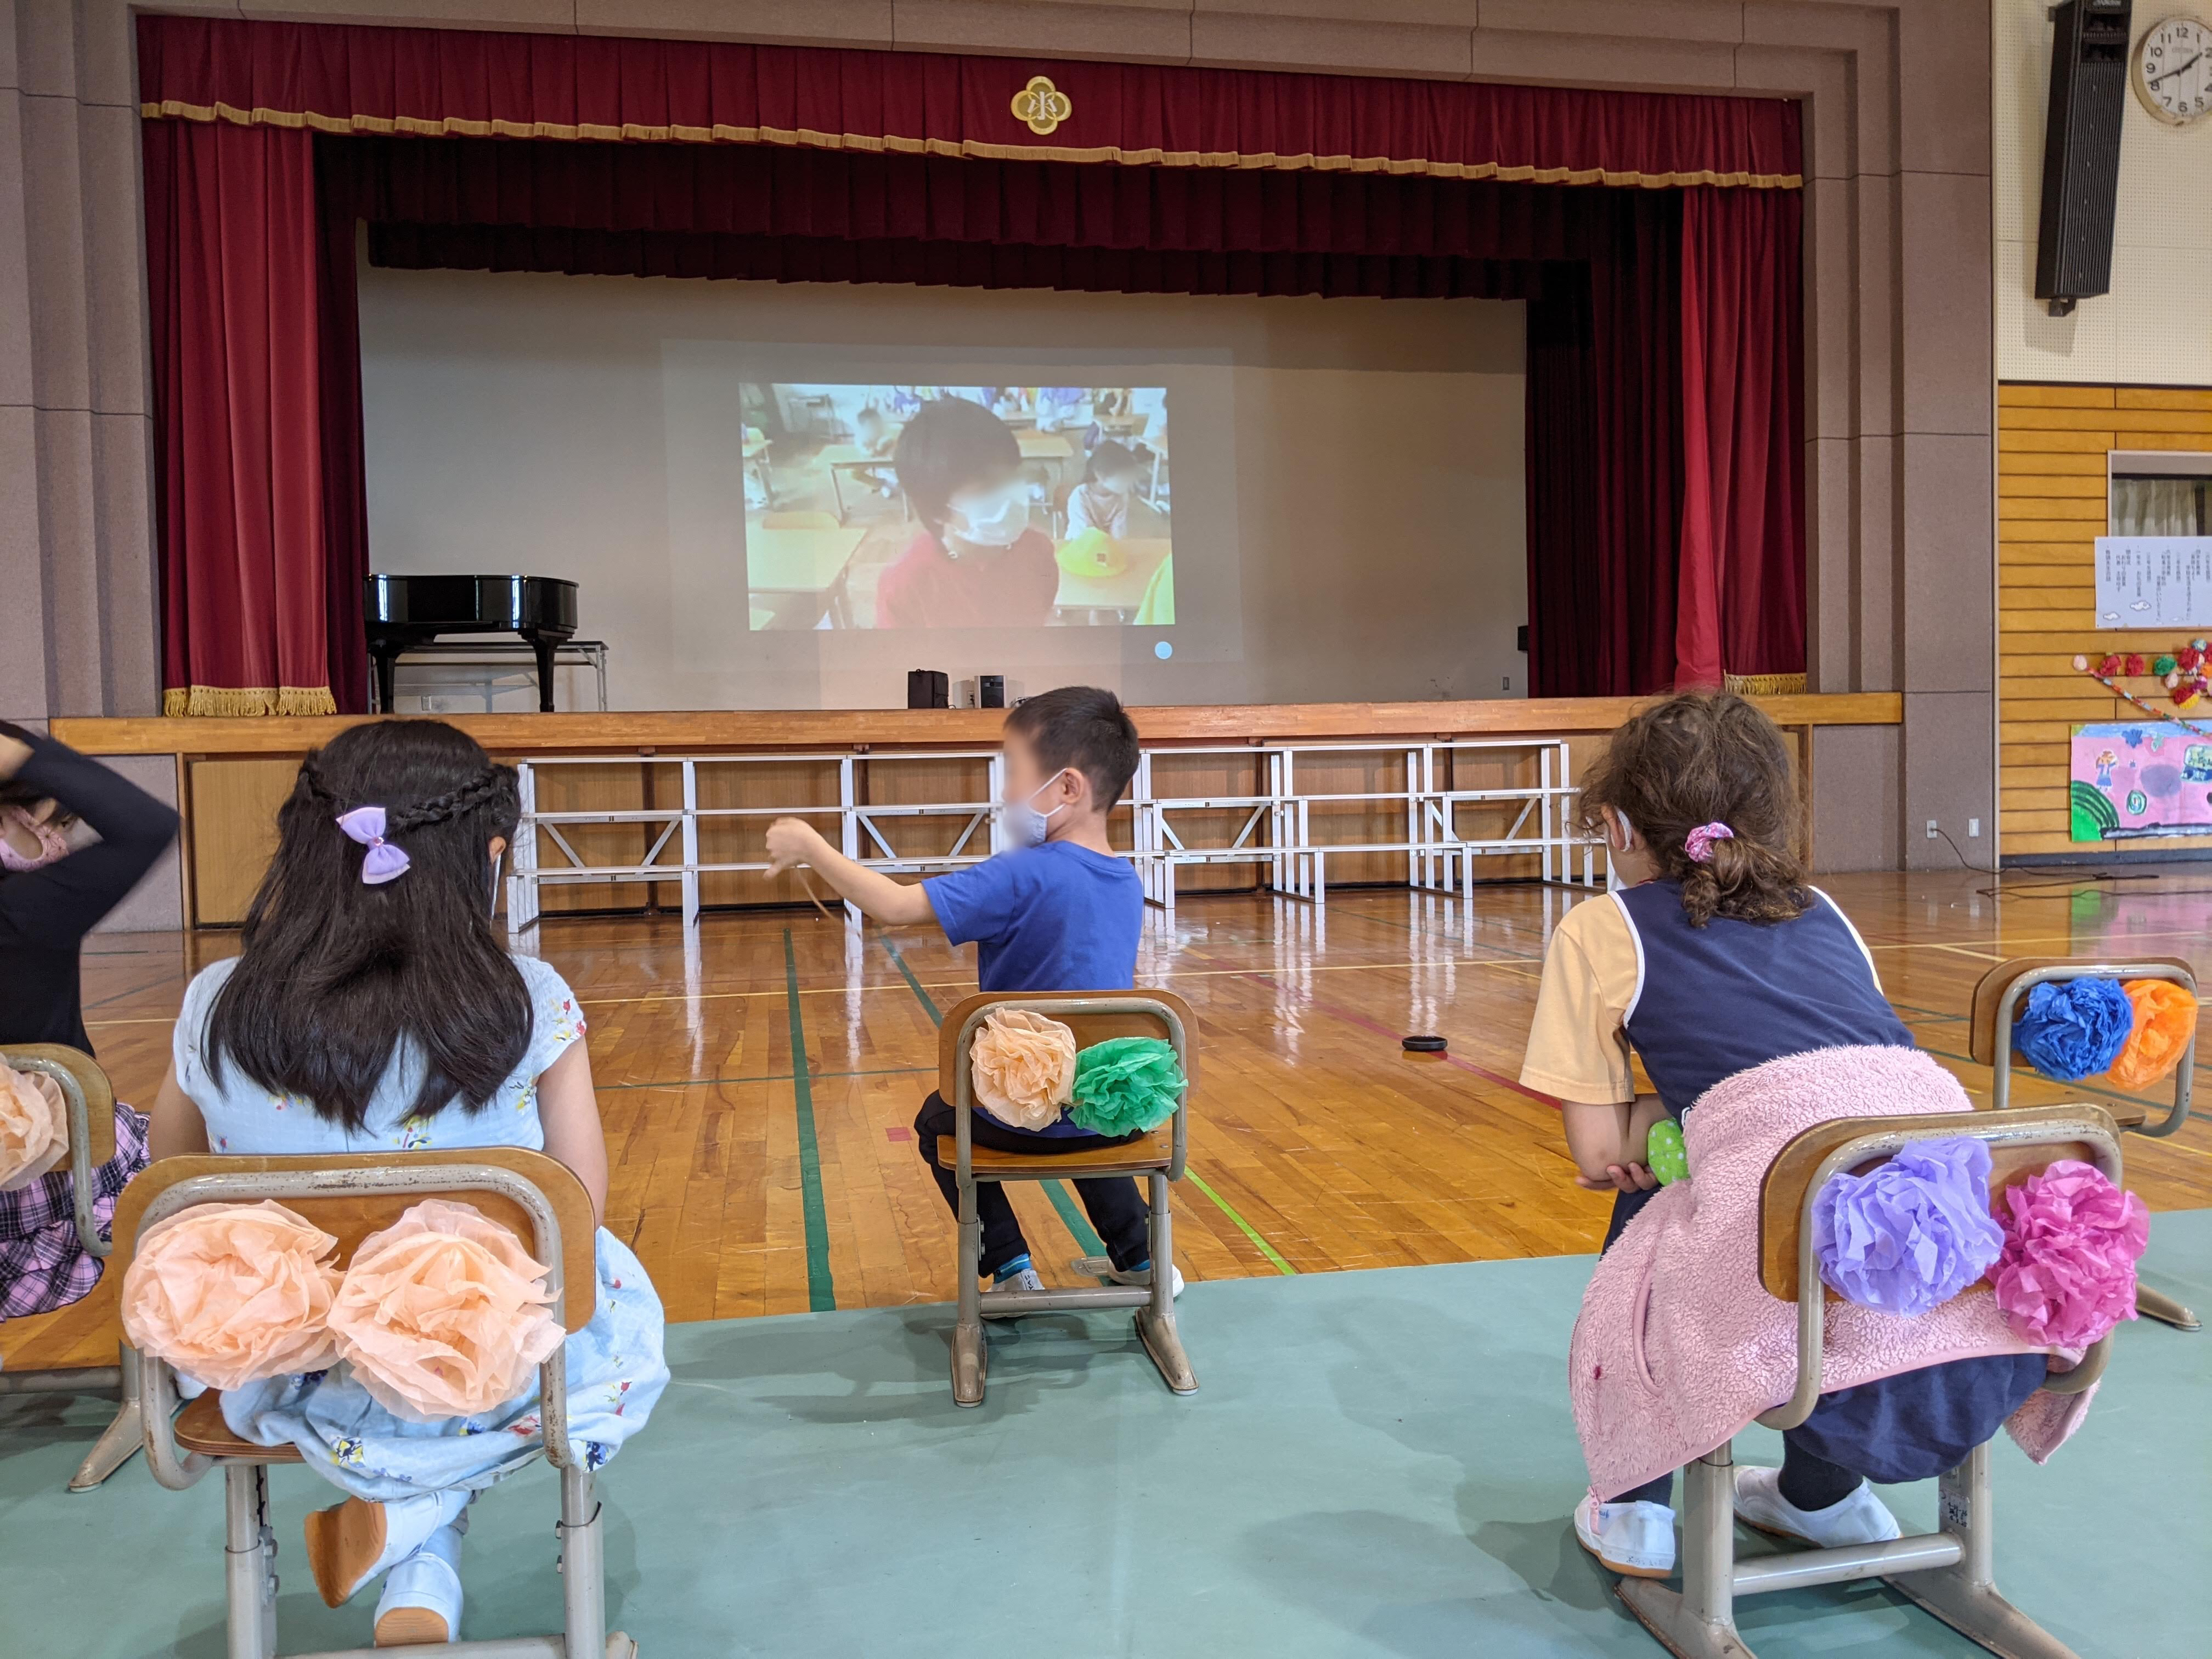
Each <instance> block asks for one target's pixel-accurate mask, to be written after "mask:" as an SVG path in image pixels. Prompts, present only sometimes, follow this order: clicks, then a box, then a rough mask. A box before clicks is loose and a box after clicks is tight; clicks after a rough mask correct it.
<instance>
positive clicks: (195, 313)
mask: <svg viewBox="0 0 2212 1659" xmlns="http://www.w3.org/2000/svg"><path fill="white" fill-rule="evenodd" d="M144 144H145V172H146V203H147V211H146V220H147V222H146V230H147V259H148V266H149V307H150V310H151V313H152V324H153V363H154V400H155V411H156V425H157V428H158V430H159V434H160V438H159V445H160V462H161V469H160V489H159V506H160V512H161V544H162V568H161V575H162V581H161V588H162V594H161V599H162V611H163V619H164V632H163V641H162V651H163V676H162V678H163V682H164V684H165V686H166V688H167V689H166V690H165V692H164V695H163V707H164V708H165V710H166V712H167V713H169V714H331V713H332V712H334V709H335V705H334V704H333V702H332V700H331V690H330V684H331V682H330V674H329V669H328V663H329V655H328V649H327V646H326V643H325V640H326V635H325V628H326V626H327V624H326V622H325V596H326V592H327V589H326V586H325V577H324V557H325V545H326V539H325V538H326V532H325V500H324V490H323V483H324V461H323V441H322V432H321V427H320V423H319V408H320V404H321V400H322V380H323V377H322V368H321V358H320V352H321V344H320V340H319V329H320V326H321V322H322V304H321V301H320V297H319V291H318V282H319V277H318V271H317V266H318V263H319V262H318V259H317V258H316V249H317V237H318V226H317V218H316V208H315V190H314V158H313V137H312V136H311V135H310V134H307V133H306V132H285V131H278V130H274V129H272V130H270V131H245V130H241V129H240V128H236V127H229V126H201V125H193V124H191V123H189V122H182V121H149V122H147V123H146V124H145V129H144ZM349 270H350V267H349ZM360 648H361V645H360V640H359V636H358V628H357V627H356V639H355V649H356V651H358V650H359V649H360Z"/></svg>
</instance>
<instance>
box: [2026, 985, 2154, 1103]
mask: <svg viewBox="0 0 2212 1659" xmlns="http://www.w3.org/2000/svg"><path fill="white" fill-rule="evenodd" d="M2135 1020H2136V1012H2135V1005H2134V1003H2132V1002H2131V1001H2130V1000H2129V998H2128V994H2127V993H2126V992H2125V991H2124V990H2123V989H2121V987H2120V982H2119V981H2118V980H2116V979H2069V980H2058V981H2051V982H2048V983H2045V984H2042V985H2039V986H2037V987H2035V988H2034V989H2033V990H2032V991H2030V992H2029V993H2028V994H2027V1004H2026V1005H2025V1006H2023V1007H2022V1008H2021V1011H2020V1014H2019V1017H2018V1018H2016V1019H2015V1021H2014V1023H2013V1028H2012V1041H2013V1046H2014V1047H2015V1048H2017V1049H2019V1051H2020V1054H2021V1058H2022V1059H2023V1060H2027V1063H2028V1064H2029V1065H2031V1066H2034V1067H2035V1069H2036V1070H2037V1071H2039V1072H2040V1073H2043V1075H2044V1076H2045V1077H2047V1078H2053V1079H2057V1081H2059V1082H2061V1083H2079V1082H2080V1081H2081V1079H2083V1078H2085V1077H2093V1076H2094V1075H2095V1074H2096V1073H2099V1072H2101V1071H2104V1070H2105V1069H2106V1067H2108V1066H2111V1065H2112V1062H2113V1061H2114V1060H2118V1058H2119V1057H2120V1050H2121V1049H2122V1048H2124V1047H2125V1046H2126V1043H2127V1040H2128V1037H2129V1035H2130V1033H2131V1032H2132V1031H2133V1030H2135Z"/></svg>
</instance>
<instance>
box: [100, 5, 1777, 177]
mask: <svg viewBox="0 0 2212 1659" xmlns="http://www.w3.org/2000/svg"><path fill="white" fill-rule="evenodd" d="M138 64H139V85H140V97H141V99H142V100H143V104H142V107H143V112H144V113H145V114H147V115H148V116H149V117H164V116H166V117H173V118H182V119H186V120H198V121H214V120H222V121H228V122H233V123H239V124H246V125H274V126H279V127H290V128H298V127H301V126H306V127H308V128H312V129H313V130H314V131H321V132H331V133H374V134H399V135H413V136H417V137H447V136H460V137H506V138H556V139H603V140H612V139H626V140H631V141H642V142H647V143H747V144H770V145H780V146H787V147H801V148H807V149H832V150H835V149H845V150H853V151H861V152H871V153H873V152H903V153H907V154H913V155H945V156H953V157H982V158H986V159H989V160H995V161H1006V160H1013V159H1019V158H1030V159H1038V160H1052V161H1088V162H1100V161H1106V162H1119V163H1123V164H1132V165H1152V166H1164V167H1177V168H1182V167H1198V168H1208V169H1252V168H1263V169H1270V170H1290V171H1311V170H1316V169H1318V170H1340V171H1352V172H1369V173H1427V174H1431V175H1433V176H1436V177H1439V178H1462V179H1528V180H1534V181H1535V182H1539V183H1553V184H1594V185H1595V184H1602V185H1644V186H1647V187H1652V188H1666V187H1680V186H1683V185H1692V184H1710V185H1753V186H1759V187H1767V188H1777V187H1778V188H1793V187H1795V186H1796V185H1798V184H1800V183H1801V182H1802V179H1800V176H1799V166H1800V164H1799V161H1798V155H1799V144H1798V111H1797V106H1796V105H1795V104H1794V103H1790V102H1788V101H1786V100H1779V99H1753V98H1729V97H1684V96H1674V95H1668V94H1645V93H1626V92H1586V91H1577V90H1573V89H1571V88H1550V87H1504V86H1487V85H1481V84H1476V83H1471V82H1450V81H1400V80H1387V79H1381V78H1369V77H1364V76H1362V77H1353V76H1328V75H1278V74H1270V73H1267V72H1264V71H1258V70H1215V69H1191V68H1185V67H1181V66H1173V65H1158V64H1103V63H1077V62H1060V61H1047V60H1042V59H1030V58H954V57H944V56H938V55H933V54H929V53H921V52H859V51H848V50H837V49H830V48H813V47H803V46H743V45H733V44H703V43H698V42H690V41H671V40H617V39H607V38H601V37H594V36H588V35H568V34H562V35H544V34H504V33H473V32H468V31H463V30H453V29H403V28H382V27H348V26H337V25H330V24H295V23H267V22H248V21H240V20H237V19H223V18H210V17H160V16H142V17H141V18H140V19H139V22H138ZM1039 74H1042V75H1045V76H1049V78H1050V79H1051V80H1052V81H1053V82H1054V85H1055V86H1057V87H1058V88H1059V89H1060V91H1061V92H1063V93H1065V94H1066V95H1067V97H1068V98H1069V99H1070V100H1072V108H1071V109H1070V111H1069V112H1068V114H1067V116H1066V119H1065V120H1064V121H1063V122H1062V123H1061V124H1060V126H1059V127H1058V128H1057V130H1055V131H1053V132H1051V133H1050V134H1048V135H1043V136H1040V135H1038V134H1036V133H1035V132H1033V131H1031V130H1030V127H1029V126H1027V125H1025V124H1024V123H1023V122H1022V121H1020V120H1018V119H1017V118H1015V116H1014V114H1013V112H1012V108H1011V104H1012V99H1013V97H1014V94H1017V93H1018V92H1019V91H1021V90H1022V88H1024V85H1025V84H1026V83H1027V82H1028V81H1029V79H1030V76H1034V75H1039Z"/></svg>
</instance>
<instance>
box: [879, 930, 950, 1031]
mask: <svg viewBox="0 0 2212 1659" xmlns="http://www.w3.org/2000/svg"><path fill="white" fill-rule="evenodd" d="M876 940H877V942H878V944H880V945H882V946H883V947H884V955H885V956H887V957H890V959H891V966H892V967H894V968H896V969H898V970H899V976H900V977H901V978H902V979H903V980H905V981H906V983H907V988H908V990H910V991H912V992H913V993H914V994H915V997H916V998H918V999H919V1000H920V1001H921V1008H922V1012H924V1013H926V1014H927V1015H928V1016H929V1023H930V1024H932V1025H942V1024H945V1015H944V1012H943V1011H942V1010H940V1009H939V1007H938V1006H937V1005H936V1004H935V1003H934V1002H933V1001H931V1000H930V997H929V993H928V992H927V991H925V990H923V989H922V988H921V981H920V980H918V979H916V978H915V976H914V969H911V968H909V967H908V966H907V965H906V958H905V957H902V956H901V955H900V954H899V948H898V946H897V945H894V944H892V943H891V942H890V940H889V939H885V938H884V936H883V935H882V934H881V933H878V934H877V935H876Z"/></svg>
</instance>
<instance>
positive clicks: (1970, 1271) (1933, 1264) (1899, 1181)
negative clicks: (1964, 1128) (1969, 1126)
mask: <svg viewBox="0 0 2212 1659" xmlns="http://www.w3.org/2000/svg"><path fill="white" fill-rule="evenodd" d="M2003 1249H2004V1230H2003V1229H2002V1228H2001V1227H1999V1226H1998V1225H1997V1224H1996V1218H1994V1217H1992V1216H1991V1215H1990V1149H1989V1147H1988V1146H1985V1145H1984V1143H1983V1142H1981V1141H1978V1140H1976V1139H1972V1138H1971V1137H1969V1136H1966V1135H1960V1136H1959V1137H1957V1138H1955V1139H1948V1140H1922V1141H1916V1142H1914V1143H1913V1144H1912V1145H1911V1146H1907V1147H1905V1149H1904V1150H1903V1151H1901V1152H1899V1153H1898V1154H1897V1155H1896V1156H1895V1157H1893V1158H1891V1159H1890V1160H1889V1161H1888V1162H1887V1164H1881V1165H1879V1166H1877V1167H1876V1168H1875V1169H1874V1170H1870V1171H1869V1173H1867V1174H1865V1175H1863V1176H1857V1175H1853V1174H1851V1173H1850V1171H1849V1170H1844V1171H1843V1172H1842V1173H1840V1174H1838V1175H1835V1176H1831V1177H1830V1178H1829V1181H1828V1184H1827V1185H1826V1186H1825V1187H1823V1188H1821V1189H1820V1194H1819V1196H1818V1197H1816V1198H1815V1199H1814V1200H1813V1254H1814V1257H1815V1258H1816V1259H1817V1260H1818V1261H1819V1262H1820V1278H1821V1279H1822V1280H1823V1281H1824V1282H1825V1283H1826V1285H1828V1287H1829V1288H1830V1289H1831V1290H1832V1291H1835V1292H1836V1293H1837V1294H1838V1296H1841V1297H1844V1298H1845V1299H1846V1300H1848V1301H1851V1302H1856V1303H1858V1304H1860V1305H1861V1306H1863V1307H1868V1308H1879V1309H1881V1310H1883V1311H1884V1312H1886V1313H1893V1314H1897V1315H1899V1316H1903V1317H1906V1318H1910V1317H1911V1316H1915V1315H1917V1314H1923V1313H1926V1312H1927V1311H1928V1310H1929V1309H1930V1308H1933V1307H1936V1306H1937V1305H1939V1304H1942V1303H1945V1302H1948V1301H1949V1300H1950V1299H1951V1298H1952V1297H1954V1296H1956V1295H1957V1294H1958V1293H1959V1292H1960V1291H1963V1290H1965V1289H1966V1286H1967V1285H1971V1284H1972V1283H1973V1282H1974V1281H1975V1280H1976V1279H1979V1278H1980V1277H1981V1276H1982V1275H1983V1274H1984V1273H1986V1272H1988V1271H1989V1267H1990V1263H1991V1262H1993V1261H1996V1259H1997V1257H1998V1255H2000V1254H2001V1253H2002V1251H2003Z"/></svg>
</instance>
